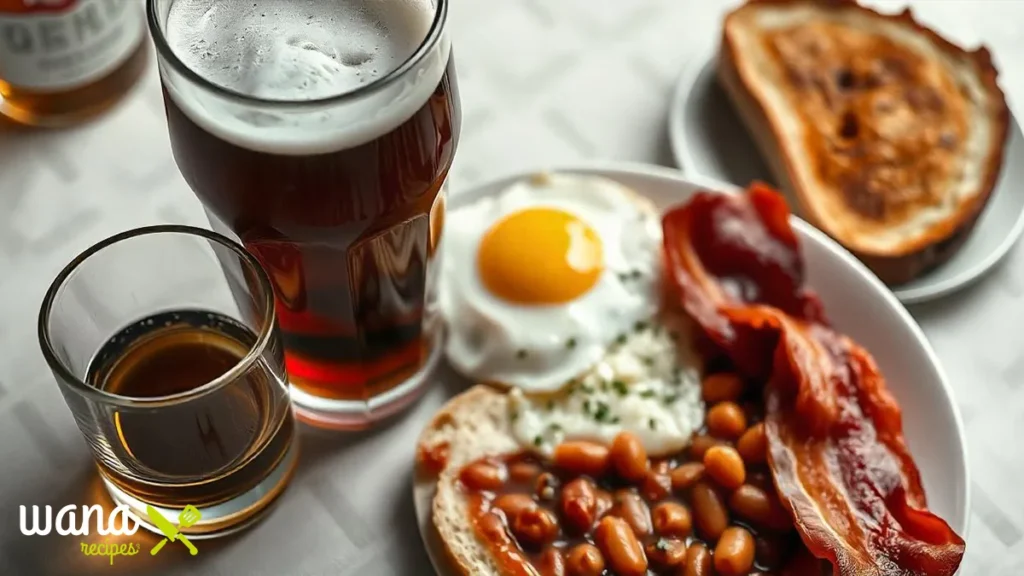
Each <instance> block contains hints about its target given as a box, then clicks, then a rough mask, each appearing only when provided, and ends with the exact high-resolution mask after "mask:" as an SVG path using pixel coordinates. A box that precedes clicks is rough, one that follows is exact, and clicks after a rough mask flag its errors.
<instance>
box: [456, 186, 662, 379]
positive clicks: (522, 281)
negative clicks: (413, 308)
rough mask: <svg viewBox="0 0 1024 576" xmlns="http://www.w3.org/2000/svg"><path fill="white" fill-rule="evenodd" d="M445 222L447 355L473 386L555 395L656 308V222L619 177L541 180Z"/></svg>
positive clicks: (658, 254) (484, 200)
mask: <svg viewBox="0 0 1024 576" xmlns="http://www.w3.org/2000/svg"><path fill="white" fill-rule="evenodd" d="M446 220H447V222H446V223H445V238H444V242H443V244H444V247H443V250H444V258H443V260H442V275H441V290H440V298H439V304H440V310H441V314H442V316H443V317H444V319H445V322H446V324H447V327H448V339H447V343H446V346H445V353H446V356H447V357H448V360H449V362H450V363H451V365H452V366H453V367H454V368H455V369H456V370H458V371H459V372H461V373H462V374H464V375H466V376H468V377H470V378H472V379H474V380H477V381H482V382H488V383H492V384H502V385H505V386H511V387H517V388H519V389H521V390H522V391H523V392H526V393H538V392H554V391H557V390H559V389H561V388H563V387H564V386H565V385H566V384H567V383H568V382H569V381H570V380H572V379H574V378H576V377H578V376H580V375H582V374H584V373H585V372H587V371H588V370H589V369H590V368H592V367H593V366H595V365H596V364H597V363H598V362H599V361H600V360H601V359H602V358H603V357H604V356H605V355H606V354H607V353H608V352H609V350H610V348H611V347H612V346H614V345H616V344H621V343H623V342H624V341H625V340H626V339H627V338H628V336H629V335H630V334H632V333H633V331H634V330H635V328H636V327H638V326H641V325H645V324H648V323H650V321H651V319H652V318H653V317H654V316H655V315H656V314H657V312H658V309H659V304H660V302H659V294H660V273H661V272H660V269H661V225H660V221H659V217H658V214H657V212H656V211H655V210H654V209H653V207H651V206H649V205H648V204H646V202H645V201H644V200H642V199H641V198H640V197H638V196H637V195H636V194H635V193H633V192H632V191H631V190H629V189H628V188H626V187H624V186H623V185H621V184H619V183H617V182H615V181H612V180H608V179H605V178H599V177H594V176H583V175H569V174H556V175H544V176H542V177H535V178H532V179H527V180H523V181H519V182H517V183H515V184H513V185H512V186H510V187H509V188H508V189H506V190H504V191H502V192H501V193H499V194H497V195H494V196H487V197H484V198H480V199H478V200H476V201H475V202H472V203H470V204H467V205H465V206H462V207H459V208H457V209H453V210H451V211H450V212H449V213H448V214H447V216H446Z"/></svg>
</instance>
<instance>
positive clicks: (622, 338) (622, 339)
mask: <svg viewBox="0 0 1024 576" xmlns="http://www.w3.org/2000/svg"><path fill="white" fill-rule="evenodd" d="M626 338H627V337H626V335H625V334H619V337H618V338H616V339H615V341H616V342H618V343H619V344H625V343H626Z"/></svg>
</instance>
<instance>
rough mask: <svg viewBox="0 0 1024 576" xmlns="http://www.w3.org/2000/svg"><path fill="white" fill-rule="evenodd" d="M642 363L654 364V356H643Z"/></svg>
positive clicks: (646, 364)
mask: <svg viewBox="0 0 1024 576" xmlns="http://www.w3.org/2000/svg"><path fill="white" fill-rule="evenodd" d="M643 363H644V365H645V366H654V358H651V357H650V356H645V357H644V359H643Z"/></svg>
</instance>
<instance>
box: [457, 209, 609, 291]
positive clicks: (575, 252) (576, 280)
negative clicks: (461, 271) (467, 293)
mask: <svg viewBox="0 0 1024 576" xmlns="http://www.w3.org/2000/svg"><path fill="white" fill-rule="evenodd" d="M477 267H478V269H479V270H480V277H481V278H482V280H483V283H484V286H486V287H487V290H488V291H490V292H491V293H492V294H494V295H495V296H497V297H499V298H501V299H503V300H506V301H508V302H513V303H516V304H561V303H564V302H569V301H571V300H574V299H576V298H578V297H579V296H581V295H583V294H584V293H586V292H587V291H588V290H590V289H591V288H592V287H593V286H594V284H596V283H597V280H598V278H599V277H600V276H601V271H602V269H603V268H604V255H603V253H602V249H601V239H600V237H599V236H598V235H597V232H596V231H595V230H594V229H593V228H591V227H590V226H589V225H587V224H586V223H584V222H582V221H580V220H579V219H578V218H576V217H575V216H573V215H572V214H570V213H568V212H565V211H562V210H558V209H555V208H530V209H527V210H523V211H521V212H516V213H515V214H511V215H509V216H506V217H505V218H504V219H502V220H500V221H499V222H497V223H496V224H494V225H493V226H492V227H491V229H490V230H488V231H487V234H486V235H484V238H483V240H482V241H481V243H480V251H479V252H478V254H477Z"/></svg>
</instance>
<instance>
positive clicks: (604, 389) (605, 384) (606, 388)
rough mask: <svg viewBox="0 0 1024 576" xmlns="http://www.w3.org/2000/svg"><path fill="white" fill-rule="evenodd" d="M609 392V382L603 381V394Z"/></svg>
mask: <svg viewBox="0 0 1024 576" xmlns="http://www.w3.org/2000/svg"><path fill="white" fill-rule="evenodd" d="M607 391H608V381H607V380H601V392H607Z"/></svg>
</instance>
